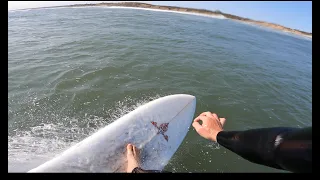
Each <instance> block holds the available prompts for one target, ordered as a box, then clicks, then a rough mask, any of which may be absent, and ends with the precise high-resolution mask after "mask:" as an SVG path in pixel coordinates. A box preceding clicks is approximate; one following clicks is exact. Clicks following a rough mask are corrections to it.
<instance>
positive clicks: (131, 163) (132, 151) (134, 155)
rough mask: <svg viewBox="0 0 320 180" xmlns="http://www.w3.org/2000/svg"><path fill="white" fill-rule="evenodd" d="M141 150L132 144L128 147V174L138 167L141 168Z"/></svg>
mask: <svg viewBox="0 0 320 180" xmlns="http://www.w3.org/2000/svg"><path fill="white" fill-rule="evenodd" d="M139 158H140V157H139V149H138V148H136V147H135V146H134V145H132V144H128V145H127V159H128V167H127V172H128V173H131V172H132V170H133V169H134V168H136V167H139Z"/></svg>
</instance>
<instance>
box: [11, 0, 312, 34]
mask: <svg viewBox="0 0 320 180" xmlns="http://www.w3.org/2000/svg"><path fill="white" fill-rule="evenodd" d="M101 2H110V1H8V10H15V9H24V8H34V7H44V6H58V5H69V4H83V3H101ZM111 2H119V1H111ZM137 2H139V1H137ZM140 2H145V3H150V4H157V5H168V6H180V7H189V8H197V9H208V10H220V11H222V12H224V13H228V14H233V15H237V16H241V17H246V18H250V19H254V20H261V21H267V22H271V23H276V24H280V25H283V26H286V27H289V28H293V29H298V30H302V31H306V32H312V1H140Z"/></svg>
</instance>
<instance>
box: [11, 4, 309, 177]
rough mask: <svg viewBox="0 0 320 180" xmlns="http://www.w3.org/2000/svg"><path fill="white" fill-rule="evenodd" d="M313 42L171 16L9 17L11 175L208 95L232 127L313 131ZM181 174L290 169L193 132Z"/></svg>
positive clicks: (66, 12)
mask: <svg viewBox="0 0 320 180" xmlns="http://www.w3.org/2000/svg"><path fill="white" fill-rule="evenodd" d="M311 69H312V40H310V39H306V38H299V37H295V36H291V35H285V34H283V33H276V32H272V31H269V30H264V29H262V28H257V27H254V26H250V25H246V24H242V23H238V22H234V21H232V20H229V19H222V18H211V17H202V16H194V15H186V14H179V13H171V12H159V11H145V10H138V9H118V8H93V7H90V8H60V9H58V8H56V9H55V8H52V9H36V10H27V11H9V12H8V171H9V172H14V171H22V172H25V171H28V170H30V169H32V168H34V167H36V166H37V165H40V164H41V163H43V162H45V161H46V160H49V159H50V158H52V157H54V156H55V155H57V154H58V153H60V152H62V151H63V150H65V149H66V148H68V147H70V146H71V145H72V144H74V143H76V142H79V141H81V140H82V139H84V138H85V137H87V136H88V135H90V134H92V133H94V132H95V131H96V130H97V129H99V128H101V127H103V126H105V125H107V124H109V123H111V122H113V121H114V120H116V119H117V118H118V117H121V116H122V115H123V114H125V113H127V112H130V111H131V110H133V109H135V108H136V107H138V106H140V105H142V104H144V103H146V102H149V101H150V100H152V99H156V98H159V97H162V96H165V95H170V94H176V93H187V94H192V95H194V96H196V97H197V109H196V114H195V116H197V115H198V114H200V113H201V112H203V111H211V112H215V113H217V114H218V115H219V116H220V117H225V118H226V119H227V122H226V125H225V130H245V129H250V128H261V127H274V126H291V127H306V126H311V125H312V118H311V112H312V105H311V104H312V86H311V84H312V75H311V74H312V70H311ZM166 170H168V171H172V172H224V173H227V172H284V171H279V170H275V169H272V168H268V167H264V166H260V165H256V164H253V163H250V162H248V161H246V160H244V159H242V158H241V157H239V156H238V155H236V154H234V153H232V152H230V151H229V150H227V149H225V148H223V147H221V146H219V145H217V144H216V143H213V142H209V141H207V140H205V139H203V138H201V137H200V136H199V135H197V133H196V132H195V131H194V129H193V128H190V131H189V132H188V134H187V136H186V138H185V140H184V142H183V143H182V145H181V146H180V148H179V149H178V151H177V152H176V154H175V155H174V157H173V158H172V159H171V161H170V162H169V164H168V165H167V166H166Z"/></svg>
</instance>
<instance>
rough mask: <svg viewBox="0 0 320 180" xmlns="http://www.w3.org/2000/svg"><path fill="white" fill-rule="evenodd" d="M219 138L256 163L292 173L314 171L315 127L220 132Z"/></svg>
mask: <svg viewBox="0 0 320 180" xmlns="http://www.w3.org/2000/svg"><path fill="white" fill-rule="evenodd" d="M216 139H217V142H218V143H219V144H220V145H222V146H223V147H225V148H227V149H229V150H230V151H232V152H234V153H236V154H238V155H240V156H241V157H243V158H245V159H247V160H249V161H251V162H253V163H257V164H261V165H265V166H269V167H273V168H277V169H283V170H288V171H291V172H311V171H312V128H304V129H298V128H282V127H277V128H262V129H252V130H246V131H220V132H219V133H218V134H217V137H216Z"/></svg>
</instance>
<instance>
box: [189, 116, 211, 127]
mask: <svg viewBox="0 0 320 180" xmlns="http://www.w3.org/2000/svg"><path fill="white" fill-rule="evenodd" d="M208 120H209V118H208V117H207V116H201V115H200V116H198V117H196V118H195V119H194V120H193V122H199V121H202V123H204V122H207V121H208ZM198 124H199V123H198ZM199 125H200V124H199Z"/></svg>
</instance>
